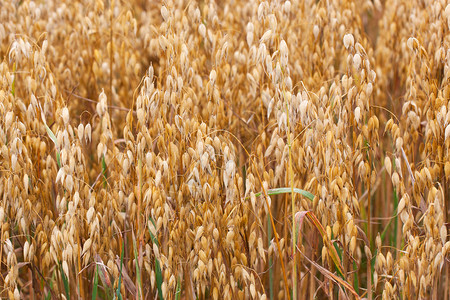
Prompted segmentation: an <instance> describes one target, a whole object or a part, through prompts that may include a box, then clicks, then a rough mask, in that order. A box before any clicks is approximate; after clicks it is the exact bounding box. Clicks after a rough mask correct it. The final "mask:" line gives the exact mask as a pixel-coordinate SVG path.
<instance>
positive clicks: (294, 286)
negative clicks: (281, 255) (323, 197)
mask: <svg viewBox="0 0 450 300" xmlns="http://www.w3.org/2000/svg"><path fill="white" fill-rule="evenodd" d="M286 116H287V118H286V119H287V139H288V149H289V181H290V183H291V209H292V249H295V245H297V241H296V234H295V232H296V230H295V193H294V172H293V170H292V151H291V146H292V144H291V131H290V126H291V125H290V122H289V104H286ZM295 254H296V251H294V256H293V260H294V261H293V264H292V299H297V262H296V257H295Z"/></svg>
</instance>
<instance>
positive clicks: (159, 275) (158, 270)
mask: <svg viewBox="0 0 450 300" xmlns="http://www.w3.org/2000/svg"><path fill="white" fill-rule="evenodd" d="M149 220H150V222H151V223H152V225H153V227H154V228H156V226H155V221H153V219H152V218H149ZM148 230H149V232H150V237H151V239H152V242H153V244H156V246H157V247H159V245H158V240H157V239H156V237H155V235H154V234H153V233H152V231H151V230H150V226H149V229H148ZM155 275H156V287H157V289H158V296H159V299H164V297H163V293H162V272H161V265H160V264H159V260H158V258H156V257H155Z"/></svg>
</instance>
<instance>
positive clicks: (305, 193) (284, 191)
mask: <svg viewBox="0 0 450 300" xmlns="http://www.w3.org/2000/svg"><path fill="white" fill-rule="evenodd" d="M291 192H292V190H291V188H290V187H282V188H275V189H269V190H267V195H270V196H272V195H280V194H291ZM294 193H297V194H300V195H302V196H304V197H306V198H307V199H308V200H311V201H313V200H314V195H313V194H311V193H310V192H308V191H305V190H301V189H298V188H294ZM262 194H263V193H262V192H259V193H256V194H255V196H256V197H259V196H261V195H262ZM245 199H250V197H247V198H245Z"/></svg>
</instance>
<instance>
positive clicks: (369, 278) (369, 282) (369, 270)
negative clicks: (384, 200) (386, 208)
mask: <svg viewBox="0 0 450 300" xmlns="http://www.w3.org/2000/svg"><path fill="white" fill-rule="evenodd" d="M367 151H369V150H367ZM368 159H369V166H372V162H371V156H370V153H368ZM370 177H371V174H369V180H368V181H367V191H368V193H367V195H368V197H367V239H368V240H369V247H370V241H371V239H372V235H371V234H372V232H371V228H370V227H371V217H370V215H371V213H370V212H371V208H372V205H371V204H372V203H371V200H372V197H371V194H370V181H371V178H370ZM367 295H368V299H369V300H372V264H371V263H370V261H369V258H368V259H367Z"/></svg>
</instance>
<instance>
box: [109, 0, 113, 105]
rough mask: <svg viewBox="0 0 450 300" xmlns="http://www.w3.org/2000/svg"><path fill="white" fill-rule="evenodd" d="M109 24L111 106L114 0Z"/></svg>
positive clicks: (110, 97) (110, 100) (110, 93)
mask: <svg viewBox="0 0 450 300" xmlns="http://www.w3.org/2000/svg"><path fill="white" fill-rule="evenodd" d="M109 9H110V16H109V17H110V20H109V21H110V26H109V42H110V49H109V106H111V103H112V85H113V84H112V78H113V64H114V57H113V55H114V54H113V53H114V51H113V47H114V46H113V44H114V36H113V19H114V16H113V15H114V0H111V2H110V7H109Z"/></svg>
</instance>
